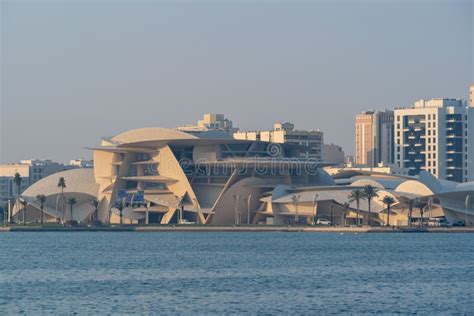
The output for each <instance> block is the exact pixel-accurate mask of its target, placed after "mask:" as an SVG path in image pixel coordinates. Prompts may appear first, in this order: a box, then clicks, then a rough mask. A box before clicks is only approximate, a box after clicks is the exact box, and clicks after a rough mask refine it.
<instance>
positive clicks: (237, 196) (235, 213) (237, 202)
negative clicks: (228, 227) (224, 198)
mask: <svg viewBox="0 0 474 316" xmlns="http://www.w3.org/2000/svg"><path fill="white" fill-rule="evenodd" d="M234 197H235V209H234V224H235V225H238V224H239V223H238V216H237V214H238V212H237V210H238V205H239V199H240V194H237V195H234Z"/></svg>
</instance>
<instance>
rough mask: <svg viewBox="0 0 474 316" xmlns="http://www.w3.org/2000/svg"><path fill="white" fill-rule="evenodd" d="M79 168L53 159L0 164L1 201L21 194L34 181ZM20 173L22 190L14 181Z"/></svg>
mask: <svg viewBox="0 0 474 316" xmlns="http://www.w3.org/2000/svg"><path fill="white" fill-rule="evenodd" d="M74 168H77V167H76V166H70V165H64V164H61V163H57V162H53V161H51V160H40V159H28V160H21V161H20V163H12V164H0V201H4V200H7V199H10V198H12V197H16V196H17V195H20V194H21V193H22V192H23V191H24V190H26V189H27V188H28V187H29V186H30V185H32V184H33V183H35V182H37V181H39V180H41V179H43V178H45V177H47V176H49V175H51V174H54V173H57V172H60V171H64V170H69V169H74ZM16 173H18V174H20V176H21V178H22V181H21V187H20V192H18V188H17V186H16V184H15V183H14V182H13V178H14V177H15V174H16Z"/></svg>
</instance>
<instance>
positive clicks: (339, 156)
mask: <svg viewBox="0 0 474 316" xmlns="http://www.w3.org/2000/svg"><path fill="white" fill-rule="evenodd" d="M323 161H324V162H330V163H335V164H338V165H342V164H344V162H345V154H344V151H343V150H342V147H341V146H338V145H336V144H333V143H330V144H324V145H323Z"/></svg>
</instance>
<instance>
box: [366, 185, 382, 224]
mask: <svg viewBox="0 0 474 316" xmlns="http://www.w3.org/2000/svg"><path fill="white" fill-rule="evenodd" d="M378 192H379V189H377V188H376V187H374V186H371V185H370V184H369V185H366V186H365V187H364V197H365V198H366V199H367V203H368V206H369V213H368V219H367V225H368V226H370V213H371V210H372V199H373V198H376V197H378V196H379V194H378Z"/></svg>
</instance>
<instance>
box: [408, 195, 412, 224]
mask: <svg viewBox="0 0 474 316" xmlns="http://www.w3.org/2000/svg"><path fill="white" fill-rule="evenodd" d="M412 216H413V202H412V201H410V206H409V209H408V226H409V227H411V218H412Z"/></svg>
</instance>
